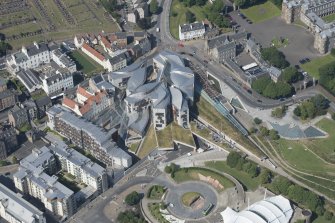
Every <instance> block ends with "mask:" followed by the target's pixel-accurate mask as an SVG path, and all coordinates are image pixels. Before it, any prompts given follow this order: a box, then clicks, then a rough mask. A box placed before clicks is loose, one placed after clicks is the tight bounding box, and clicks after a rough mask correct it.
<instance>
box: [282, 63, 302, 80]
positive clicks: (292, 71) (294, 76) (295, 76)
mask: <svg viewBox="0 0 335 223" xmlns="http://www.w3.org/2000/svg"><path fill="white" fill-rule="evenodd" d="M302 79H303V75H302V74H301V73H300V72H299V71H298V69H297V68H295V67H287V68H285V69H284V70H283V72H282V75H281V76H280V80H281V81H284V82H286V83H289V84H291V83H295V82H297V81H299V80H302Z"/></svg>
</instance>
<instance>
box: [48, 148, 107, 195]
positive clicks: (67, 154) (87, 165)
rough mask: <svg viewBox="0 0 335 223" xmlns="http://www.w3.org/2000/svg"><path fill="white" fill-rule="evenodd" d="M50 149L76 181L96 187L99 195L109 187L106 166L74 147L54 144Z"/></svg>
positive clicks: (95, 189)
mask: <svg viewBox="0 0 335 223" xmlns="http://www.w3.org/2000/svg"><path fill="white" fill-rule="evenodd" d="M49 149H50V150H51V152H52V153H53V154H55V155H56V157H57V160H58V161H59V163H60V165H61V169H62V170H63V171H66V172H67V173H70V174H72V175H73V176H74V177H76V181H79V182H81V183H84V184H86V185H88V186H90V187H92V188H94V191H96V193H97V195H98V194H101V193H103V192H105V191H106V190H107V189H108V179H107V173H106V170H105V168H103V167H101V166H100V165H98V164H96V163H94V162H92V161H91V160H90V159H89V158H87V157H86V156H84V155H82V154H81V153H79V152H77V151H76V150H74V149H71V148H67V147H62V146H53V145H51V146H50V147H49Z"/></svg>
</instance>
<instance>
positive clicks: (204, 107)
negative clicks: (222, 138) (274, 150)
mask: <svg viewBox="0 0 335 223" xmlns="http://www.w3.org/2000/svg"><path fill="white" fill-rule="evenodd" d="M194 98H195V100H194V101H195V106H194V108H193V111H196V112H197V114H198V116H200V117H201V118H202V119H204V120H205V121H206V122H208V123H209V124H211V125H212V126H213V127H215V128H216V129H218V130H221V131H222V132H224V133H225V134H227V135H228V136H229V137H230V138H232V139H233V140H235V141H236V142H237V143H239V144H240V145H242V146H244V147H245V148H247V149H248V150H250V151H251V152H253V153H254V154H256V155H260V156H261V155H263V154H262V153H261V151H260V150H259V149H258V148H256V146H255V145H253V144H252V143H251V142H250V141H249V140H248V139H247V138H246V137H245V136H243V135H242V134H241V133H240V132H239V131H238V130H237V129H236V128H235V127H234V126H232V124H231V123H230V122H229V121H228V120H227V119H226V118H225V117H224V116H223V115H221V114H220V113H219V112H218V111H217V110H216V109H215V108H214V107H213V106H212V105H211V104H210V103H209V102H207V101H206V99H205V98H203V97H201V96H200V95H199V94H197V93H196V94H195V95H194Z"/></svg>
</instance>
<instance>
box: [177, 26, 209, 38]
mask: <svg viewBox="0 0 335 223" xmlns="http://www.w3.org/2000/svg"><path fill="white" fill-rule="evenodd" d="M205 32H206V28H205V25H204V23H203V22H194V23H190V24H184V25H179V39H180V40H191V39H196V38H201V37H203V36H204V35H205Z"/></svg>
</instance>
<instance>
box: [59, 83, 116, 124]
mask: <svg viewBox="0 0 335 223" xmlns="http://www.w3.org/2000/svg"><path fill="white" fill-rule="evenodd" d="M112 104H113V98H110V97H109V94H108V93H107V91H106V90H97V91H93V90H91V89H85V88H83V87H81V86H78V88H77V91H76V94H75V95H71V96H64V98H63V103H62V105H63V106H64V107H66V108H68V109H70V110H72V111H73V112H74V113H76V114H77V115H78V116H80V117H84V118H85V119H87V120H92V119H93V118H96V117H97V116H99V115H100V114H101V113H102V112H104V111H106V109H107V108H109V107H110V106H111V105H112Z"/></svg>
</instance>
